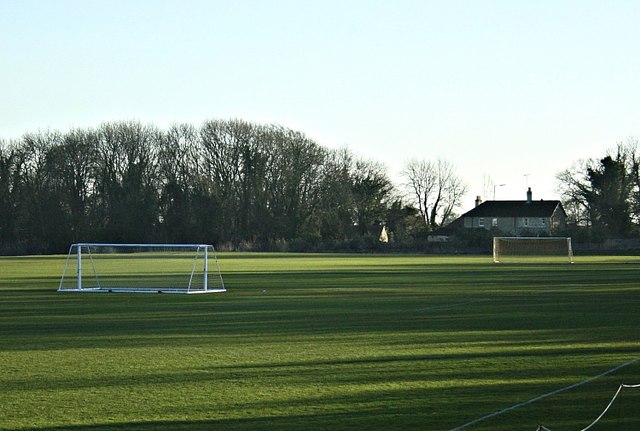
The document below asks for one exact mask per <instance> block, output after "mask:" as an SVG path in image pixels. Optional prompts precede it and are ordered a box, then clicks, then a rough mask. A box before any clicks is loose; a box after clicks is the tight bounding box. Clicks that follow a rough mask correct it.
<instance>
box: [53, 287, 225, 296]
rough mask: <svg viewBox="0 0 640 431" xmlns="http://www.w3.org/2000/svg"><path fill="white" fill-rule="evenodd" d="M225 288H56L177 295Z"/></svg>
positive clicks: (93, 291)
mask: <svg viewBox="0 0 640 431" xmlns="http://www.w3.org/2000/svg"><path fill="white" fill-rule="evenodd" d="M226 291H227V289H207V290H202V289H193V290H185V289H178V288H166V287H162V288H156V289H154V288H151V287H150V288H142V289H141V288H137V287H111V288H109V287H89V288H83V289H58V292H60V293H169V294H179V295H195V294H199V293H223V292H226Z"/></svg>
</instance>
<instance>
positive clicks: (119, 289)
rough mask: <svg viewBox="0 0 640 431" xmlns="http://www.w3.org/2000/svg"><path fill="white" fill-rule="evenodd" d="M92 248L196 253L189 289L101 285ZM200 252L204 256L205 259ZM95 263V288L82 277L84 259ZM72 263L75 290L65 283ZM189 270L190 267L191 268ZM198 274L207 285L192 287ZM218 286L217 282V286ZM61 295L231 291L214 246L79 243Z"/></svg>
mask: <svg viewBox="0 0 640 431" xmlns="http://www.w3.org/2000/svg"><path fill="white" fill-rule="evenodd" d="M92 247H109V248H130V249H141V250H151V249H163V248H164V249H178V250H192V251H193V252H194V259H193V265H192V267H191V270H190V275H189V274H188V272H187V273H185V275H189V280H188V285H187V286H185V287H180V286H177V285H175V284H172V283H168V284H167V285H166V286H158V285H155V286H154V284H150V285H148V286H147V285H145V286H144V287H133V286H132V287H128V286H127V283H125V284H124V285H120V286H113V285H110V283H109V284H107V285H106V286H105V285H101V283H100V281H99V277H98V276H97V274H96V273H95V270H96V269H95V266H94V265H93V256H92V253H91V248H92ZM83 248H86V249H87V252H88V253H83V252H82V250H83ZM73 250H75V251H76V254H75V256H74V255H73ZM200 253H202V255H201V256H199V255H200ZM87 254H88V256H89V259H90V261H91V266H92V269H93V272H94V276H95V280H96V282H97V284H98V285H97V286H91V287H83V282H82V277H83V271H82V266H83V265H82V256H83V255H87ZM210 258H211V260H212V262H211V265H210V264H209V259H210ZM198 259H201V264H202V265H203V267H202V269H198V270H196V261H197V260H198ZM71 260H75V262H77V267H76V276H75V281H74V285H73V287H71V286H67V287H63V283H64V281H65V276H66V275H67V268H68V267H69V266H70V265H69V263H70V261H71ZM210 269H213V270H214V272H212V273H211V274H210V273H209V270H210ZM187 270H188V268H187ZM196 273H198V274H199V276H201V277H203V279H202V281H203V285H198V286H192V281H193V279H194V275H196ZM210 276H211V279H219V285H218V286H215V287H211V285H210V284H209V282H208V281H209V278H210ZM216 284H217V283H216ZM57 291H58V292H60V293H167V294H180V295H191V294H202V293H222V292H226V291H227V289H226V288H225V286H224V281H223V280H222V275H221V274H220V267H219V265H218V259H217V257H216V253H215V249H214V247H213V245H211V244H122V243H75V244H71V246H70V247H69V252H68V254H67V259H66V261H65V265H64V269H63V272H62V277H61V279H60V285H59V286H58V289H57Z"/></svg>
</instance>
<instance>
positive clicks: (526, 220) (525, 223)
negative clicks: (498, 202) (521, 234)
mask: <svg viewBox="0 0 640 431" xmlns="http://www.w3.org/2000/svg"><path fill="white" fill-rule="evenodd" d="M524 225H525V226H529V217H525V219H524Z"/></svg>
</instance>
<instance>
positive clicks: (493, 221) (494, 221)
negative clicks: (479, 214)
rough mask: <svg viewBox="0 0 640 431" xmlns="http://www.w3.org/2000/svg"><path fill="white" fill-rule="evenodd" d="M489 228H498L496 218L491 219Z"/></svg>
mask: <svg viewBox="0 0 640 431" xmlns="http://www.w3.org/2000/svg"><path fill="white" fill-rule="evenodd" d="M491 226H492V227H498V219H497V218H495V217H494V218H492V219H491Z"/></svg>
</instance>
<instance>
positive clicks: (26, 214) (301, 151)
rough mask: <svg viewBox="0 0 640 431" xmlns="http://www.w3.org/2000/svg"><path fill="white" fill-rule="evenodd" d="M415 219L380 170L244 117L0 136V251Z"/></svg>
mask: <svg viewBox="0 0 640 431" xmlns="http://www.w3.org/2000/svg"><path fill="white" fill-rule="evenodd" d="M383 224H386V225H388V227H389V229H391V230H393V232H394V235H396V237H397V238H402V237H403V236H404V237H408V236H411V235H413V234H414V233H415V232H419V231H420V230H421V229H423V228H422V227H421V226H420V224H419V223H417V222H416V217H415V211H414V210H413V209H412V208H411V207H410V206H408V205H404V204H403V203H402V199H401V198H399V197H398V193H397V191H396V190H395V188H394V186H393V184H392V182H391V180H390V179H389V177H388V175H387V173H386V168H385V167H384V166H383V165H381V164H380V163H377V162H374V161H368V160H364V159H361V158H358V157H357V156H355V155H354V154H352V153H351V152H350V151H348V150H347V149H340V150H329V149H327V148H324V147H322V146H320V145H318V144H317V143H316V142H314V141H313V140H311V139H309V138H308V137H306V136H305V135H304V134H303V133H300V132H297V131H294V130H290V129H287V128H284V127H280V126H276V125H257V124H252V123H248V122H245V121H241V120H212V121H207V122H205V123H204V124H203V125H202V126H201V127H194V126H193V125H189V124H181V125H175V126H172V127H171V128H170V129H169V130H166V131H163V130H159V129H158V128H156V127H153V126H148V125H142V124H140V123H138V122H119V123H107V124H103V125H101V126H99V127H98V128H96V129H75V130H71V131H69V132H67V133H60V132H51V131H45V132H37V133H28V134H25V135H24V136H23V137H22V138H20V139H18V140H13V141H10V142H0V252H2V253H4V254H8V253H10V254H15V253H51V252H62V251H64V250H66V248H67V247H68V246H69V244H70V243H72V242H77V241H83V242H88V241H91V242H94V241H95V242H133V243H156V242H158V243H185V242H212V243H214V244H217V245H219V246H227V247H229V248H234V249H237V248H243V247H244V248H258V249H268V248H270V247H271V248H273V247H278V246H281V247H282V246H284V245H286V246H287V247H289V248H299V249H319V248H323V247H324V248H349V247H352V248H358V247H359V246H361V245H362V242H363V241H369V242H370V243H375V241H377V238H378V237H377V235H378V234H379V231H380V229H381V226H382V225H383Z"/></svg>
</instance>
